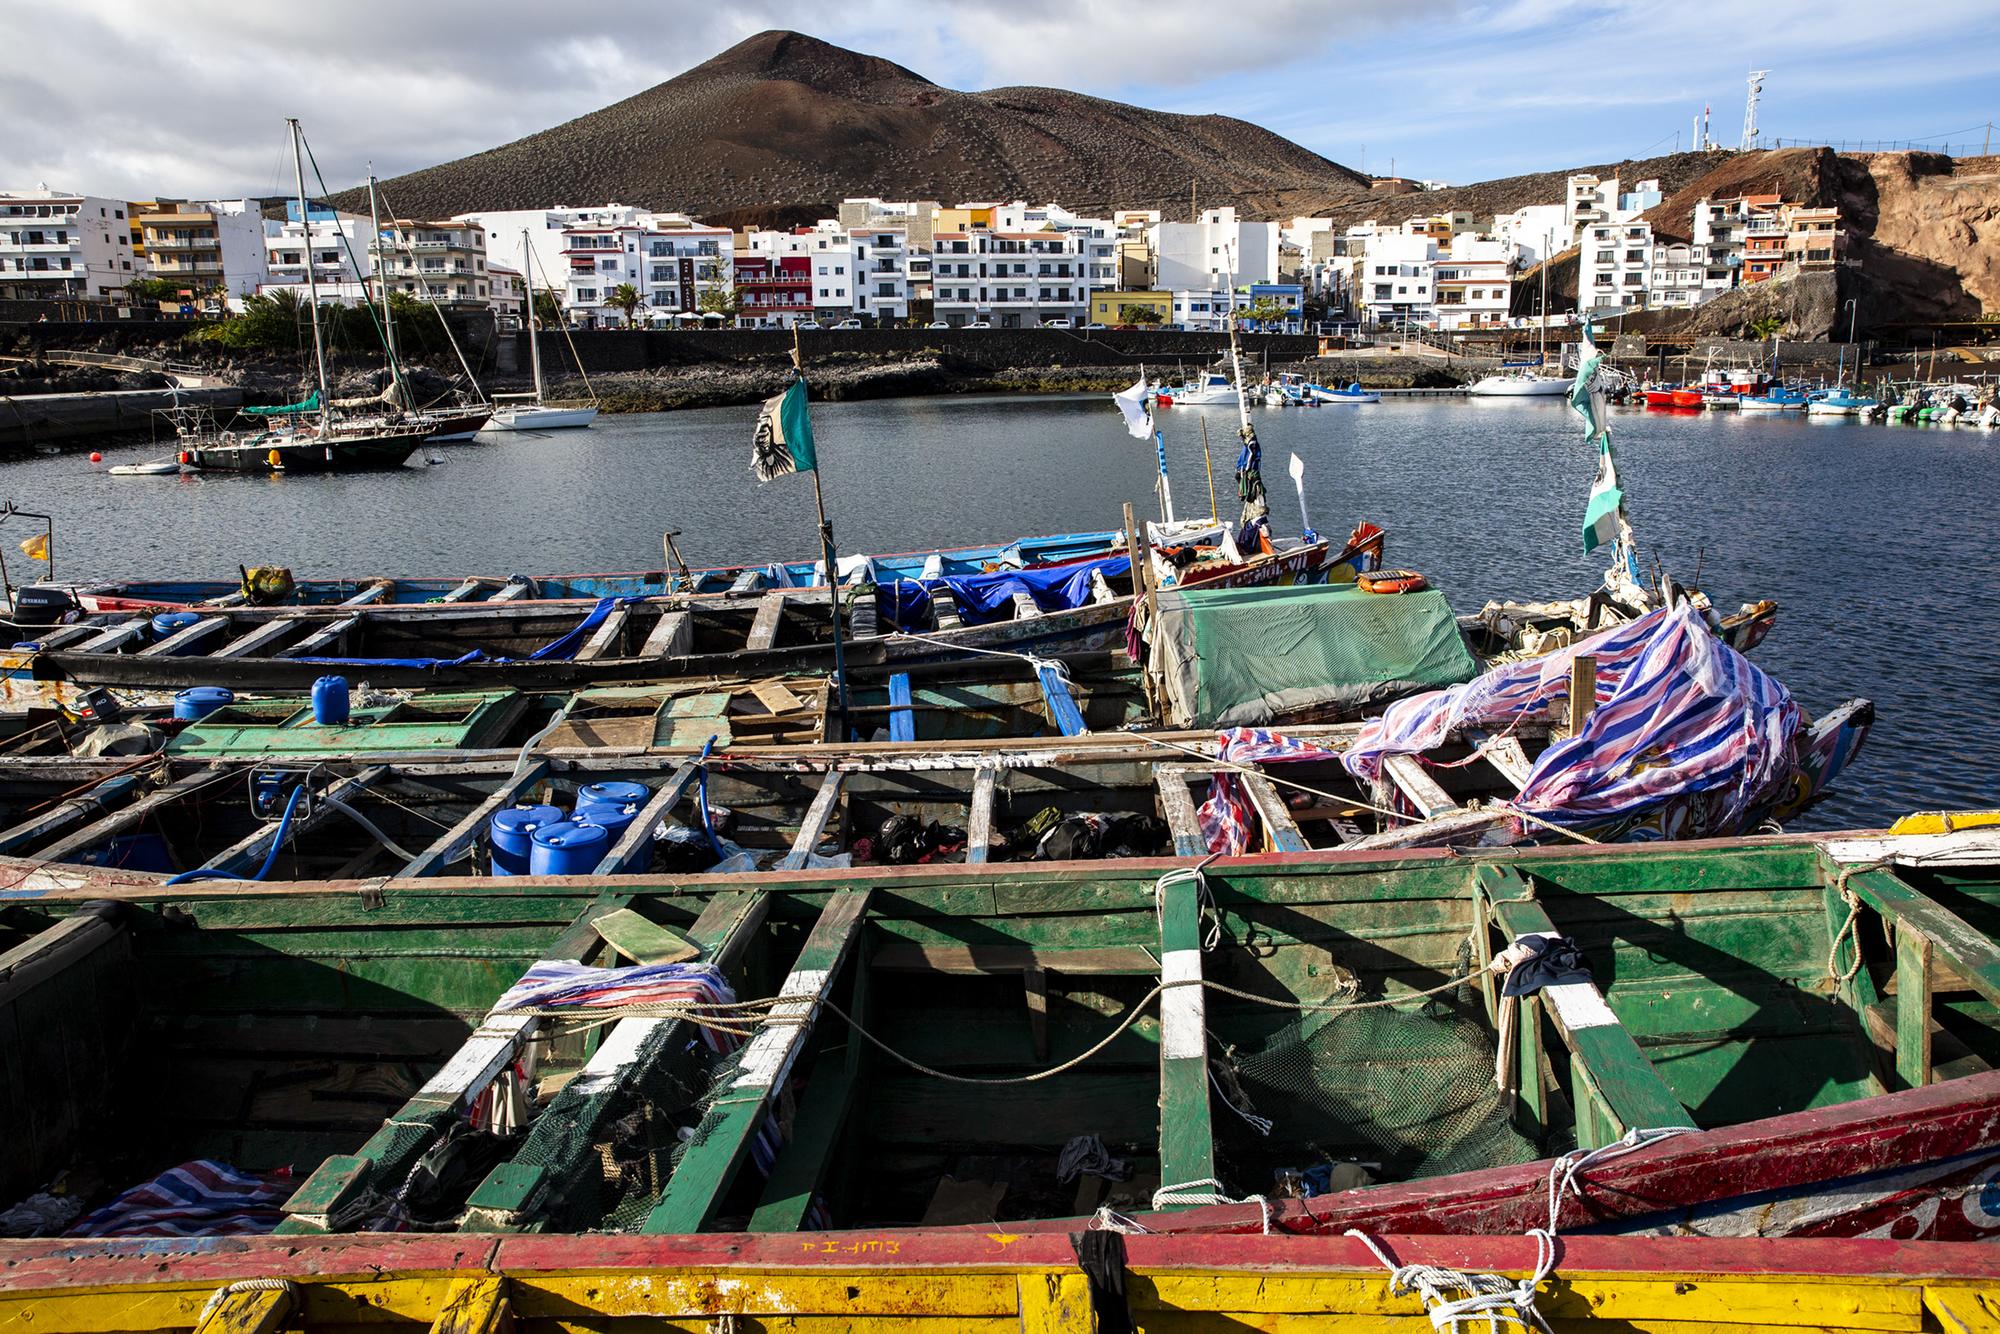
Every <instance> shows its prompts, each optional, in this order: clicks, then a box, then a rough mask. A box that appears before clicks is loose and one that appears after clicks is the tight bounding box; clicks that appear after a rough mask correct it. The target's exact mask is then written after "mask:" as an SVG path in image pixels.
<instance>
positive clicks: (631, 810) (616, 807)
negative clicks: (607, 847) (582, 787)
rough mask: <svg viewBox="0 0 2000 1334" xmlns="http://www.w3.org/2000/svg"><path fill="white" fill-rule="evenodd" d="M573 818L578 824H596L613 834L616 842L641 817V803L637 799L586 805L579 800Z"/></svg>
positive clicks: (613, 840) (595, 802)
mask: <svg viewBox="0 0 2000 1334" xmlns="http://www.w3.org/2000/svg"><path fill="white" fill-rule="evenodd" d="M571 818H572V819H574V820H575V821H576V822H577V823H578V824H594V825H596V826H597V827H598V828H599V829H602V830H603V831H604V832H605V833H607V834H609V835H611V841H612V842H613V843H616V842H617V841H618V840H619V839H620V838H622V837H624V835H625V831H626V830H627V829H630V828H631V827H632V822H633V821H634V820H636V819H638V818H639V803H638V802H636V801H624V802H610V801H593V802H591V803H590V804H589V805H585V804H584V803H583V802H582V801H581V800H579V801H578V802H577V805H576V814H575V815H574V816H572V817H571Z"/></svg>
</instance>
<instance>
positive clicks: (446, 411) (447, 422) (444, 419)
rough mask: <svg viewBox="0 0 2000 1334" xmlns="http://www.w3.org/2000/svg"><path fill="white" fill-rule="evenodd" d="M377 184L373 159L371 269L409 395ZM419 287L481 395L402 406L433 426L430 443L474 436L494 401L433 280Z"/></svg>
mask: <svg viewBox="0 0 2000 1334" xmlns="http://www.w3.org/2000/svg"><path fill="white" fill-rule="evenodd" d="M375 184H376V182H375V167H374V164H373V163H370V164H369V167H368V220H369V224H370V227H371V229H372V230H373V232H374V236H375V243H374V244H373V245H372V246H370V247H369V248H368V268H369V272H370V273H371V274H372V275H373V276H374V278H375V290H376V292H377V293H378V294H379V295H380V296H381V298H382V344H383V346H384V347H385V348H386V349H387V350H388V353H389V365H390V370H391V372H392V373H393V374H394V375H395V377H396V382H397V387H398V390H399V392H400V393H401V394H402V395H403V397H405V398H407V397H408V396H409V395H408V389H409V386H408V382H407V381H405V380H404V379H403V377H402V373H401V370H400V368H399V366H398V363H397V361H396V324H395V316H394V312H393V311H392V310H391V309H390V302H389V285H388V283H387V281H385V279H384V275H383V271H382V215H381V211H380V209H379V208H378V207H377V204H376V195H375ZM413 253H414V252H413ZM419 290H420V291H421V293H422V295H423V299H424V300H425V301H428V302H429V303H430V306H431V309H432V310H433V311H435V312H436V313H437V317H438V326H439V327H440V328H442V329H443V330H444V336H445V339H446V341H447V342H449V343H450V344H451V351H452V355H453V356H455V357H457V358H458V364H459V366H460V368H462V369H463V370H464V371H465V378H466V380H467V382H468V383H470V384H471V385H472V388H473V392H474V393H475V394H477V395H478V397H476V398H474V399H471V400H466V399H464V398H463V397H461V399H460V401H459V402H458V403H455V404H450V405H442V406H439V405H434V406H431V407H427V408H424V409H422V410H418V409H417V408H416V406H415V404H413V403H407V402H406V403H404V404H403V405H402V406H403V408H404V409H405V411H406V412H408V413H409V414H410V420H411V421H413V422H416V423H418V424H421V425H423V426H425V427H427V428H428V429H429V434H428V435H426V436H425V437H424V440H425V441H426V443H429V444H438V443H440V442H443V441H450V440H470V439H472V437H474V436H475V435H478V434H479V432H480V430H481V429H482V428H483V427H484V426H485V425H486V423H487V420H488V419H489V418H491V417H492V416H493V405H492V404H491V403H489V402H487V401H486V396H485V394H484V393H482V392H480V389H479V379H478V377H477V376H475V375H474V374H473V373H472V366H471V364H470V363H468V362H467V361H466V359H465V350H464V349H463V348H461V347H459V345H458V335H457V334H455V333H453V332H452V330H451V321H450V320H448V319H446V318H445V315H444V311H443V310H441V309H439V307H438V302H437V297H436V295H435V294H434V293H433V292H432V291H431V285H430V280H429V279H427V278H420V281H419Z"/></svg>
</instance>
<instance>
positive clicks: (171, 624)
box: [153, 611, 201, 640]
mask: <svg viewBox="0 0 2000 1334" xmlns="http://www.w3.org/2000/svg"><path fill="white" fill-rule="evenodd" d="M200 619H201V613H200V612H196V611H163V612H161V613H160V614H159V615H158V616H155V617H154V618H153V638H154V639H156V640H159V639H165V638H166V637H167V636H168V635H171V634H176V633H178V632H179V631H182V630H185V629H187V628H188V627H189V626H190V625H193V624H194V623H195V622H196V621H198V620H200Z"/></svg>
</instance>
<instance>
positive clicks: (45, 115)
mask: <svg viewBox="0 0 2000 1334" xmlns="http://www.w3.org/2000/svg"><path fill="white" fill-rule="evenodd" d="M26 3H27V0H0V12H5V10H6V9H8V8H12V7H15V6H19V5H24V4H26ZM59 8H60V11H61V17H60V19H59V20H52V21H48V22H37V23H35V24H33V38H32V59H28V58H24V53H23V52H22V51H20V50H17V51H16V52H15V54H14V56H13V58H11V59H9V60H8V61H7V64H8V66H9V68H8V70H7V72H6V73H5V74H4V75H0V123H4V124H5V126H6V132H5V133H4V134H0V189H13V188H19V187H22V186H32V185H34V184H36V183H38V182H43V181H46V182H48V183H49V184H51V185H53V186H56V187H57V188H60V189H66V190H78V191H85V192H89V193H96V194H106V195H120V196H124V197H127V198H147V197H151V196H153V195H155V194H165V195H169V196H210V197H222V196H226V195H239V194H245V193H248V194H256V195H264V194H279V193H284V192H285V191H287V190H289V188H290V184H289V182H290V161H289V158H288V157H287V150H286V147H285V140H284V131H283V126H282V118H283V117H284V116H287V115H296V116H299V117H301V118H302V119H303V120H304V122H305V124H306V132H307V134H308V136H309V137H310V138H311V140H312V143H313V146H314V149H315V152H316V155H317V157H318V161H319V164H320V166H321V169H322V170H323V171H324V172H325V175H326V180H327V182H328V184H329V186H330V187H331V188H334V189H339V188H342V187H343V186H346V185H350V184H353V183H355V182H357V181H358V180H360V179H362V177H363V176H364V175H365V171H366V168H365V165H364V164H365V163H366V162H367V161H368V160H369V159H371V158H372V159H373V161H374V164H375V168H376V170H377V173H378V174H380V175H382V176H393V175H395V174H397V173H398V172H402V171H408V170H411V169H413V168H417V167H422V166H428V165H430V164H432V163H436V162H441V161H445V160H448V159H450V158H453V157H458V156H461V155H463V154H465V153H469V152H475V151H477V150H479V149H482V148H489V147H492V146H494V145H497V144H501V143H504V142H506V141H508V140H510V139H514V138H518V137H519V136H521V135H523V134H527V133H530V132H532V131H534V130H538V129H542V128H545V127H547V126H549V125H553V124H556V123H557V122H560V121H563V120H566V119H568V118H570V117H572V116H576V115H580V114H582V113H584V112H587V111H591V110H594V109H595V108H597V107H600V106H603V105H605V104H606V103H609V102H612V101H615V100H617V99H619V98H621V97H625V96H628V95H630V94H632V93H635V92H637V91H639V90H641V89H643V88H646V87H648V86H650V85H651V84H654V83H657V82H659V81H661V80H663V79H667V78H671V77H672V76H673V75H675V74H677V73H679V72H680V71H682V70H685V69H687V68H689V67H690V66H692V65H696V64H699V63H700V62H701V61H703V60H705V59H707V58H708V57H709V56H711V55H713V54H715V53H716V52H717V51H720V50H722V49H723V48H725V47H727V46H729V45H731V44H732V43H734V42H736V41H739V40H741V39H742V38H744V37H746V36H749V35H750V34H752V33H755V32H758V31H760V30H762V29H765V28H797V29H799V30H802V31H806V32H810V33H812V34H813V35H815V36H817V37H821V38H824V39H826V40H828V41H831V42H836V43H839V44H840V45H843V46H849V47H853V48H855V49H858V50H863V51H868V52H871V53H873V54H876V55H881V56H886V57H888V58H889V59H892V60H895V61H897V62H899V63H901V64H903V65H906V66H908V67H910V68H911V69H913V70H915V71H916V72H918V73H919V74H922V75H924V76H926V77H928V78H930V79H932V80H934V81H936V82H938V83H942V84H945V85H948V86H950V87H954V88H968V89H969V88H986V87H996V86H1001V85H1006V84H1022V83H1034V84H1049V85H1056V86H1061V87H1068V88H1075V89H1077V90H1079V91H1083V92H1088V93H1094V94H1097V95H1099V96H1103V97H1112V98H1117V99H1120V100H1123V101H1131V102H1138V103H1142V104H1145V105H1148V106H1155V107H1160V108H1164V109H1167V110H1173V111H1186V112H1215V113H1221V114H1226V115H1232V116H1240V117H1242V118H1244V119H1246V120H1251V121H1255V122H1258V123H1260V124H1263V125H1266V126H1268V127H1269V128H1271V129H1273V130H1276V131H1277V132H1279V133H1281V134H1284V135H1286V136H1288V137H1290V138H1292V139H1295V140H1297V141H1298V142H1300V143H1302V144H1304V145H1306V146H1307V147H1309V148H1312V149H1314V150H1316V151H1317V152H1320V153H1323V154H1325V155H1326V156H1328V157H1331V158H1333V159H1335V160H1337V161H1340V162H1344V163H1346V164H1348V165H1350V166H1353V167H1357V168H1360V169H1363V170H1367V171H1371V172H1374V173H1376V174H1386V173H1387V172H1388V171H1389V169H1390V166H1391V163H1392V161H1393V163H1394V166H1395V169H1396V170H1397V171H1398V172H1401V173H1402V174H1405V175H1414V176H1421V177H1431V178H1441V179H1445V180H1449V181H1453V182H1465V181H1473V180H1481V179H1486V178H1489V177H1493V176H1503V175H1510V174H1514V173H1517V172H1523V171H1536V170H1550V169H1554V168H1559V167H1566V166H1575V165H1581V164H1586V163H1593V162H1602V161H1615V160H1617V159H1619V158H1621V157H1639V156H1645V155H1648V154H1652V153H1662V152H1667V151H1669V150H1671V149H1673V148H1674V147H1676V146H1678V147H1682V148H1685V147H1687V146H1688V141H1689V137H1690V134H1691V133H1692V128H1691V124H1690V122H1691V119H1692V117H1693V116H1695V115H1696V114H1698V113H1699V112H1700V110H1701V108H1702V106H1703V105H1704V104H1708V105H1710V106H1712V107H1713V111H1714V130H1715V137H1716V138H1717V139H1718V140H1719V141H1720V142H1722V143H1724V144H1727V145H1732V146H1733V145H1734V144H1735V143H1736V141H1737V138H1738V135H1739V133H1740V130H1741V127H1742V121H1743V91H1744V76H1745V74H1746V72H1747V71H1748V70H1749V69H1750V68H1751V67H1752V66H1755V67H1758V68H1765V69H1769V70H1770V72H1771V73H1770V77H1769V79H1768V81H1767V83H1766V85H1765V94H1764V101H1763V107H1762V111H1761V115H1760V120H1761V124H1762V128H1763V131H1764V133H1765V135H1767V136H1780V137H1785V138H1801V139H1818V140H1829V139H1830V140H1836V141H1837V140H1842V139H1847V140H1859V139H1869V140H1875V139H1895V140H1924V141H1931V142H1934V143H1938V144H1943V143H1946V142H1949V143H1952V144H1956V145H1965V144H1968V143H1969V144H1971V145H1973V146H1974V149H1975V150H1976V149H1977V147H1978V145H1979V144H1980V142H1981V141H1982V140H1983V139H1984V137H1985V136H1986V134H1987V122H1988V120H1989V119H1990V118H2000V78H1996V77H1995V76H1994V74H1993V59H1992V57H1993V54H1994V52H1995V51H1996V50H2000V3H1996V2H1995V0H1928V2H1927V3H1925V4H1922V5H1915V6H1911V7H1910V8H1907V9H1906V8H1905V7H1904V6H1903V5H1902V4H1899V3H1891V2H1890V0H1759V3H1756V4H1738V3H1729V2H1727V0H1725V3H1722V4H1715V3H1709V4H1672V3H1662V2H1661V0H1394V2H1393V3H1390V2H1387V0H1238V2H1237V3H1234V4H1226V5H1225V4H1216V3H1214V0H932V2H931V3H912V2H911V0H847V2H846V3H843V4H839V5H825V4H820V5H812V6H806V5H797V4H773V3H764V2H762V0H720V2H709V0H704V2H702V3H691V2H690V0H590V3H589V4H587V5H585V6H580V7H579V6H569V5H551V4H548V3H546V0H480V2H479V3H476V4H473V3H464V2H462V0H321V2H320V3H318V4H315V5H310V6H308V5H306V4H304V3H302V0H277V2H276V3H272V2H271V0H149V3H147V4H145V5H144V6H138V7H135V6H134V5H132V4H131V3H130V0H62V3H61V4H60V6H59Z"/></svg>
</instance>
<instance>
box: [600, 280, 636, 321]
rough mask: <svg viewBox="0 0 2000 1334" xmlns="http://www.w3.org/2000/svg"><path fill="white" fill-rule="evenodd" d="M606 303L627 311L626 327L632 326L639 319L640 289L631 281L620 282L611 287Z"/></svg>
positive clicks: (605, 299)
mask: <svg viewBox="0 0 2000 1334" xmlns="http://www.w3.org/2000/svg"><path fill="white" fill-rule="evenodd" d="M604 303H605V304H606V305H608V306H612V307H614V308H616V309H618V310H622V311H624V312H625V327H627V328H628V329H629V328H631V327H632V326H633V325H634V324H635V323H636V321H637V319H638V310H639V289H638V288H636V287H634V286H632V284H630V283H620V284H618V286H616V287H614V288H612V289H611V293H610V295H609V296H607V297H605V298H604Z"/></svg>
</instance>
